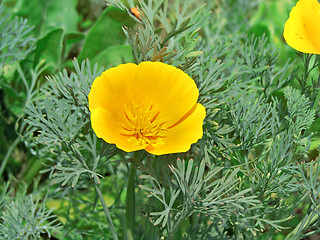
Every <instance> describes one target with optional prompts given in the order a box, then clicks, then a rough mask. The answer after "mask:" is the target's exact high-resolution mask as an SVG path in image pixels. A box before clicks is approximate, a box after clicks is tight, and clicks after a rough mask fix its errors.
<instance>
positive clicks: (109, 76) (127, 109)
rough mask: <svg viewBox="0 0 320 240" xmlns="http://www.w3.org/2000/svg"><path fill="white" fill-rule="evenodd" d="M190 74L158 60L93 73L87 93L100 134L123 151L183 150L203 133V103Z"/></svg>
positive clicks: (92, 115)
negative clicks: (100, 73) (95, 76)
mask: <svg viewBox="0 0 320 240" xmlns="http://www.w3.org/2000/svg"><path fill="white" fill-rule="evenodd" d="M198 96H199V91H198V89H197V86H196V84H195V82H194V81H193V79H191V78H190V77H189V76H188V75H187V74H186V73H184V72H183V71H181V70H180V69H178V68H175V67H173V66H170V65H167V64H164V63H161V62H142V63H140V64H139V65H136V64H133V63H127V64H122V65H119V66H118V67H114V68H111V69H109V70H107V71H105V72H104V73H103V74H102V75H101V76H100V77H97V78H96V79H95V80H94V82H93V84H92V88H91V91H90V93H89V96H88V98H89V109H90V111H91V125H92V128H93V130H94V131H95V133H96V134H97V136H98V137H100V138H102V139H103V140H105V141H106V142H108V143H114V144H116V146H117V147H118V148H120V149H122V150H124V151H126V152H131V151H136V150H140V149H145V150H146V151H148V152H149V153H152V154H156V155H161V154H168V153H177V152H186V151H188V150H189V149H190V145H191V144H192V143H195V142H197V141H198V140H199V139H200V138H201V137H202V134H203V130H202V124H203V120H204V118H205V115H206V112H205V108H204V107H203V106H202V105H201V104H199V103H197V99H198Z"/></svg>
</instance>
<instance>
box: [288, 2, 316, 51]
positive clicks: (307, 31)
mask: <svg viewBox="0 0 320 240" xmlns="http://www.w3.org/2000/svg"><path fill="white" fill-rule="evenodd" d="M283 36H284V38H285V40H286V42H287V44H288V45H289V46H291V47H292V48H294V49H296V50H298V51H300V52H305V53H314V54H320V4H319V2H318V1H317V0H300V1H298V3H297V5H296V6H295V7H293V8H292V10H291V13H290V16H289V19H288V20H287V22H286V24H285V26H284V33H283Z"/></svg>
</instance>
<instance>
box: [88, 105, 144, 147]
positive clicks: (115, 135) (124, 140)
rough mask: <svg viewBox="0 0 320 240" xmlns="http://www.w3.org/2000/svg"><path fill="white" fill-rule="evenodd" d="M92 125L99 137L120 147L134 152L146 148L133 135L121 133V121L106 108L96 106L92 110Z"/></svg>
mask: <svg viewBox="0 0 320 240" xmlns="http://www.w3.org/2000/svg"><path fill="white" fill-rule="evenodd" d="M91 126H92V129H93V131H94V132H95V133H96V134H97V137H99V138H102V139H103V140H104V141H106V142H108V143H115V144H116V145H117V147H118V148H120V149H122V150H124V151H126V152H132V151H137V150H140V149H144V148H145V147H146V145H140V144H138V141H135V139H134V138H132V137H127V136H124V135H121V132H123V129H122V126H121V122H119V121H118V119H116V118H115V117H114V116H113V115H112V114H110V112H108V111H107V110H106V109H104V108H100V107H99V108H95V109H94V110H93V111H92V112H91Z"/></svg>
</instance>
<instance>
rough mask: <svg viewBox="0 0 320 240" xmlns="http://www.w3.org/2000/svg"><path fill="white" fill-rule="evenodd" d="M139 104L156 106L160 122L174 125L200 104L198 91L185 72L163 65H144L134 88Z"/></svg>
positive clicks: (154, 63)
mask: <svg viewBox="0 0 320 240" xmlns="http://www.w3.org/2000/svg"><path fill="white" fill-rule="evenodd" d="M132 89H134V91H132V94H133V95H134V96H139V99H140V101H141V102H140V104H141V105H147V104H146V103H151V104H153V107H154V108H155V111H157V112H159V113H160V114H159V116H158V118H159V119H163V120H165V121H166V122H167V126H171V125H173V124H175V123H176V122H177V121H178V120H179V119H180V118H181V117H182V116H183V115H184V114H186V113H187V112H188V111H189V110H190V109H191V108H192V107H193V106H194V105H195V103H196V102H197V99H198V96H199V90H198V88H197V86H196V84H195V82H194V80H193V79H192V78H190V77H189V76H188V74H186V73H184V72H183V71H182V70H180V69H178V68H176V67H174V66H170V65H167V64H164V63H161V62H142V63H140V64H139V65H138V70H137V75H136V78H135V81H134V86H132Z"/></svg>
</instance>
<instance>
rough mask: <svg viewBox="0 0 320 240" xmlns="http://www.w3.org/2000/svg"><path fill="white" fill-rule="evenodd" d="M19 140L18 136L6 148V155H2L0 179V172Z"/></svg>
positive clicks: (0, 174) (0, 176)
mask: <svg viewBox="0 0 320 240" xmlns="http://www.w3.org/2000/svg"><path fill="white" fill-rule="evenodd" d="M19 142H20V137H17V138H16V140H15V141H14V142H13V144H12V145H11V147H10V148H9V149H8V151H7V154H6V156H5V157H4V159H3V161H2V164H1V168H0V179H1V178H2V174H3V171H4V168H5V167H6V165H7V163H8V160H9V157H10V155H11V153H12V151H13V150H14V149H15V148H16V147H17V145H18V143H19Z"/></svg>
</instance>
